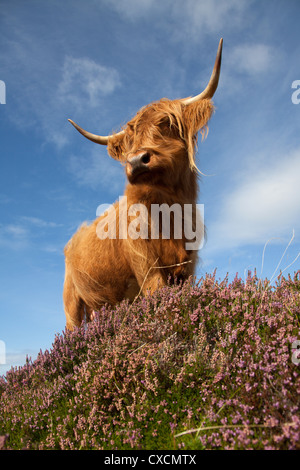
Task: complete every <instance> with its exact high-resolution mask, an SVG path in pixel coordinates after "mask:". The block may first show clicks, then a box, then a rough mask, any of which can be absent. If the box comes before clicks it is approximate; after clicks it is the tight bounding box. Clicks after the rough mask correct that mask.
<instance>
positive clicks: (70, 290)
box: [63, 275, 84, 331]
mask: <svg viewBox="0 0 300 470" xmlns="http://www.w3.org/2000/svg"><path fill="white" fill-rule="evenodd" d="M63 300H64V307H65V315H66V327H67V329H68V330H71V331H72V330H73V329H74V328H75V327H78V326H80V325H81V324H82V322H83V320H84V302H83V301H82V299H81V298H80V297H79V295H78V293H77V292H76V288H75V286H74V283H73V281H72V279H71V277H70V276H68V275H66V277H65V283H64V292H63Z"/></svg>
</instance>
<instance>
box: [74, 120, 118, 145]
mask: <svg viewBox="0 0 300 470" xmlns="http://www.w3.org/2000/svg"><path fill="white" fill-rule="evenodd" d="M68 121H69V122H70V123H71V124H73V126H74V127H75V129H77V130H78V132H80V134H82V135H83V136H84V137H86V138H87V139H89V140H91V141H92V142H95V143H96V144H101V145H107V144H108V141H109V138H110V137H113V136H111V135H105V136H103V135H96V134H91V133H90V132H88V131H85V130H84V129H82V128H81V127H80V126H78V124H76V122H74V121H72V120H71V119H68ZM121 134H124V131H121V132H118V134H114V135H121Z"/></svg>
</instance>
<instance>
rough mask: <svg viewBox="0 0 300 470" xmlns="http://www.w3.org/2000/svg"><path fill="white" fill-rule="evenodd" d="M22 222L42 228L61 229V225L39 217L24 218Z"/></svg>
mask: <svg viewBox="0 0 300 470" xmlns="http://www.w3.org/2000/svg"><path fill="white" fill-rule="evenodd" d="M21 220H22V221H24V222H28V223H29V224H31V225H34V226H36V227H40V228H55V227H61V224H57V223H56V222H48V221H47V220H43V219H40V218H39V217H28V216H22V217H21Z"/></svg>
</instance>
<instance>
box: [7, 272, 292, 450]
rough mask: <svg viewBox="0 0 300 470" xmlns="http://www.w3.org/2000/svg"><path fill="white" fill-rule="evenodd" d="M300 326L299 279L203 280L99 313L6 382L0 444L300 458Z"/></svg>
mask: <svg viewBox="0 0 300 470" xmlns="http://www.w3.org/2000/svg"><path fill="white" fill-rule="evenodd" d="M299 317H300V271H298V272H297V273H295V275H294V278H293V279H292V278H287V279H286V278H283V277H281V278H280V280H279V281H278V283H277V285H276V287H273V288H271V287H270V286H269V285H268V282H267V281H264V282H261V281H259V280H258V279H257V278H256V277H255V276H251V274H249V276H248V279H247V280H246V281H245V282H244V281H242V280H241V279H239V278H236V279H235V280H234V281H233V282H232V283H229V282H228V281H227V279H225V280H223V281H222V282H220V281H217V280H216V278H215V277H214V276H209V275H207V276H206V277H205V278H203V279H201V280H200V281H199V282H198V283H197V284H196V285H195V284H193V283H192V281H191V282H186V283H185V284H183V285H177V286H175V287H166V288H163V289H161V290H160V291H159V292H157V293H156V294H155V295H153V296H149V297H147V298H140V299H138V300H136V301H135V302H134V303H133V304H132V305H131V306H129V304H128V303H126V302H123V303H121V304H120V305H119V306H117V307H116V308H114V309H111V308H103V309H102V311H101V312H100V313H99V315H98V317H97V318H96V320H95V321H94V322H93V323H91V324H90V325H89V326H88V328H84V327H82V328H80V329H77V330H76V331H74V332H72V333H69V332H66V333H63V334H60V335H57V336H56V337H55V340H54V343H53V346H52V349H51V350H50V351H45V352H40V354H39V356H38V358H37V359H36V360H35V361H34V362H31V361H30V360H28V361H27V363H26V364H25V365H24V366H23V367H21V368H18V369H12V370H11V371H9V372H8V373H7V374H6V376H5V377H2V378H0V436H1V435H2V436H4V435H9V438H8V440H7V441H6V444H3V445H6V446H7V447H8V448H11V449H20V448H30V449H151V450H155V449H160V450H162V449H168V450H171V449H192V450H195V449H271V448H272V449H296V448H300V445H299V442H300V403H299V393H300V379H299V371H300V365H297V364H295V362H297V361H295V360H292V358H295V357H296V355H295V353H294V356H293V350H292V349H291V347H292V343H293V342H294V341H295V340H299V339H300V335H299V326H300V319H299ZM0 441H1V439H0ZM3 441H4V440H3V439H2V442H3Z"/></svg>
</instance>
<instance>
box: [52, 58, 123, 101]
mask: <svg viewBox="0 0 300 470" xmlns="http://www.w3.org/2000/svg"><path fill="white" fill-rule="evenodd" d="M120 84H121V80H120V76H119V73H118V71H117V70H116V69H114V68H112V67H105V66H103V65H100V64H98V63H97V62H95V61H93V60H91V59H88V58H85V57H82V58H76V57H70V56H67V57H66V58H65V61H64V65H63V70H62V79H61V82H60V83H59V85H58V91H57V98H58V99H59V100H60V101H61V102H63V103H66V102H70V103H71V104H72V105H73V107H74V108H79V109H80V108H81V107H82V106H83V104H84V106H85V107H87V106H91V107H98V106H99V103H100V102H101V98H102V97H103V96H106V95H109V94H110V93H113V92H114V91H115V89H116V88H117V87H118V86H120Z"/></svg>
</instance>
